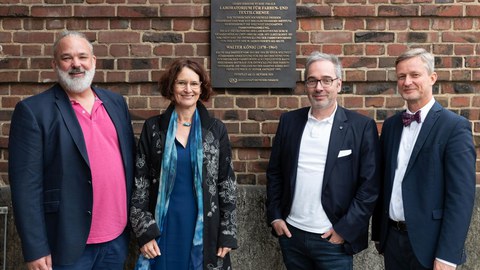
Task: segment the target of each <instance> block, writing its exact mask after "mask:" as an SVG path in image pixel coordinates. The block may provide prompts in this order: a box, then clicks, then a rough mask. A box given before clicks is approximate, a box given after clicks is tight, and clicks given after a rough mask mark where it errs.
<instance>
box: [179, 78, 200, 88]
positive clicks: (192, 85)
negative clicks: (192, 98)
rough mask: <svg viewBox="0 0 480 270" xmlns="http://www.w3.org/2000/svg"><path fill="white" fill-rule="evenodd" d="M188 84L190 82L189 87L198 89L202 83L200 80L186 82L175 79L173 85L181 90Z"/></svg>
mask: <svg viewBox="0 0 480 270" xmlns="http://www.w3.org/2000/svg"><path fill="white" fill-rule="evenodd" d="M189 84H190V88H191V89H192V90H198V89H200V85H202V82H196V81H192V82H187V81H179V80H175V85H176V86H177V87H178V88H180V89H182V90H183V89H186V88H187V85H189Z"/></svg>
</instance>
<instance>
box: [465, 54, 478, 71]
mask: <svg viewBox="0 0 480 270" xmlns="http://www.w3.org/2000/svg"><path fill="white" fill-rule="evenodd" d="M465 67H467V68H479V67H480V56H471V57H466V58H465Z"/></svg>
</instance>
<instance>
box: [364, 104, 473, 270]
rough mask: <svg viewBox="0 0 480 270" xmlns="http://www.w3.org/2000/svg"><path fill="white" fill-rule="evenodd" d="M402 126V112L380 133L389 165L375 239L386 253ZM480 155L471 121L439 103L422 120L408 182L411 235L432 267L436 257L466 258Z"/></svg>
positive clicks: (405, 185)
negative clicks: (478, 156) (476, 170)
mask: <svg viewBox="0 0 480 270" xmlns="http://www.w3.org/2000/svg"><path fill="white" fill-rule="evenodd" d="M402 130H403V124H402V119H401V113H398V114H396V115H394V116H392V117H391V118H389V119H387V120H386V121H385V123H384V124H383V128H382V134H381V137H380V141H381V147H382V155H383V156H382V160H383V161H384V167H385V168H384V175H383V190H382V192H381V196H380V199H379V202H378V205H377V207H376V209H375V213H374V216H373V226H372V240H374V241H380V250H381V251H382V252H383V250H384V248H385V241H386V237H387V233H388V228H389V226H388V218H389V213H388V211H389V205H390V198H391V194H392V186H393V178H394V176H395V169H396V167H397V155H398V148H399V145H400V138H401V136H402ZM475 160H476V153H475V147H474V145H473V138H472V132H471V124H470V122H469V121H468V120H467V119H465V118H464V117H461V116H459V115H457V114H455V113H453V112H451V111H449V110H446V109H444V108H443V107H442V106H441V105H440V104H439V103H437V102H436V103H435V104H434V106H433V107H432V109H431V110H430V111H429V113H428V115H427V117H426V118H425V121H424V123H423V125H422V129H421V130H420V133H419V135H418V138H417V141H416V143H415V146H414V148H413V152H412V155H411V157H410V161H409V163H408V166H407V170H406V172H405V177H404V178H403V182H402V191H403V192H402V194H403V207H404V213H405V222H406V223H407V229H408V237H409V239H410V242H411V244H412V248H413V251H414V253H415V255H416V256H417V259H418V260H419V261H420V263H421V264H422V265H423V266H424V267H427V268H432V267H433V262H434V260H435V258H440V259H443V260H446V261H449V262H452V263H455V264H461V263H463V262H465V251H464V243H465V239H466V237H467V231H468V227H469V225H470V219H471V215H472V209H473V205H474V199H475Z"/></svg>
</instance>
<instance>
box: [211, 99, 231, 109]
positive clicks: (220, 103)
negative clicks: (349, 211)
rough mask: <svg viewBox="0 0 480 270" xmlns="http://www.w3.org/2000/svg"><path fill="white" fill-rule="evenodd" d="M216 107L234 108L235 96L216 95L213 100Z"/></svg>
mask: <svg viewBox="0 0 480 270" xmlns="http://www.w3.org/2000/svg"><path fill="white" fill-rule="evenodd" d="M213 103H214V106H215V108H233V104H234V98H233V97H218V96H217V97H215V98H214V100H213Z"/></svg>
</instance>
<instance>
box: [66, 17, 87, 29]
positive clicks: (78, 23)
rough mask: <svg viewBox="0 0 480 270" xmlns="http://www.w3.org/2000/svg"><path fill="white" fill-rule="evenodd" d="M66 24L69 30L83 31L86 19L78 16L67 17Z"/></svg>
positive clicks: (85, 26)
mask: <svg viewBox="0 0 480 270" xmlns="http://www.w3.org/2000/svg"><path fill="white" fill-rule="evenodd" d="M66 24H67V29H70V30H77V31H83V30H85V29H87V21H86V20H80V19H79V18H75V19H68V20H66Z"/></svg>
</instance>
